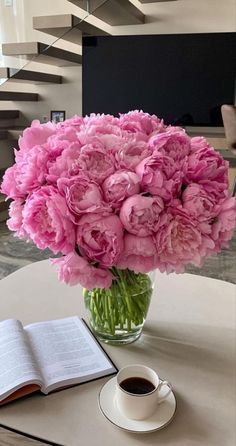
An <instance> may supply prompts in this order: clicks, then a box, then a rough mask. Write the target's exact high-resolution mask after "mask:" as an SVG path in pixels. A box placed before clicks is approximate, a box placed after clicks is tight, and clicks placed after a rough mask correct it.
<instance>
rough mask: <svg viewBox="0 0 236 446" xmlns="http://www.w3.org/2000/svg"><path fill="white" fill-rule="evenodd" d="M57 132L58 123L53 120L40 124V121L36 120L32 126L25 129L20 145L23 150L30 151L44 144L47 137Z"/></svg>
mask: <svg viewBox="0 0 236 446" xmlns="http://www.w3.org/2000/svg"><path fill="white" fill-rule="evenodd" d="M55 133H56V125H55V124H53V123H52V122H47V123H46V124H40V121H38V120H34V121H32V123H31V127H28V128H27V129H25V130H24V131H23V135H22V136H20V138H19V147H20V149H21V150H22V151H24V152H28V151H29V150H31V149H32V148H33V147H35V146H40V145H42V144H44V143H45V142H46V141H47V139H48V138H49V137H50V136H51V135H53V134H55Z"/></svg>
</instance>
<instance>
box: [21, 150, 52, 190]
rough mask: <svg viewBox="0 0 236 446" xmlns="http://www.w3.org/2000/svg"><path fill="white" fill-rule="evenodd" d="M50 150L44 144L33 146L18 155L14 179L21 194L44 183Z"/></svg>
mask: <svg viewBox="0 0 236 446" xmlns="http://www.w3.org/2000/svg"><path fill="white" fill-rule="evenodd" d="M49 158H50V151H49V149H47V148H46V147H45V146H34V147H33V148H32V149H31V150H30V151H29V152H26V153H24V154H23V156H21V157H20V161H19V162H17V169H16V171H15V181H16V184H17V189H18V190H19V191H20V194H21V196H26V195H28V194H29V193H30V192H31V191H32V190H34V189H36V188H37V187H39V186H41V185H43V184H45V181H46V176H47V173H48V161H49Z"/></svg>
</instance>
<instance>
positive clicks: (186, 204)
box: [182, 183, 218, 222]
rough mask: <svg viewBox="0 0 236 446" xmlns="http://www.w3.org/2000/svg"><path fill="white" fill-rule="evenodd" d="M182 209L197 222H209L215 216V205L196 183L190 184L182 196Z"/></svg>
mask: <svg viewBox="0 0 236 446" xmlns="http://www.w3.org/2000/svg"><path fill="white" fill-rule="evenodd" d="M182 203H183V208H184V209H185V210H186V211H187V212H188V214H189V215H190V216H191V217H192V218H193V219H196V220H198V221H199V222H204V221H209V219H212V218H213V217H215V216H216V214H217V203H218V201H216V200H215V199H214V197H213V196H211V195H210V194H208V193H207V191H206V189H205V188H204V187H203V186H202V185H200V184H196V183H191V184H190V185H189V186H187V187H186V189H185V190H184V192H183V194H182Z"/></svg>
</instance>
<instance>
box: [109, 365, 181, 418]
mask: <svg viewBox="0 0 236 446" xmlns="http://www.w3.org/2000/svg"><path fill="white" fill-rule="evenodd" d="M116 378H117V381H116V395H115V397H116V403H117V406H118V409H119V410H120V412H121V413H122V414H123V415H124V416H126V417H127V418H131V419H132V420H144V419H145V418H149V417H150V416H151V415H153V413H154V412H155V411H156V409H157V406H158V404H160V403H161V402H162V401H164V400H165V399H166V398H167V396H168V395H169V394H170V393H171V389H172V387H171V385H170V383H169V382H168V381H160V379H159V377H158V375H157V373H156V372H155V371H154V370H153V369H151V368H150V367H146V366H144V365H141V364H134V365H128V366H126V367H123V368H122V369H121V370H120V371H119V372H118V374H117V377H116ZM129 378H143V379H144V380H147V381H148V382H149V385H148V387H147V389H146V390H147V393H134V389H133V392H132V391H128V390H125V389H124V388H123V387H122V385H124V387H125V388H126V389H127V388H129V387H130V383H131V380H130V379H129ZM128 379H129V382H128V383H127V381H126V383H124V381H125V380H128ZM138 382H139V384H140V381H138ZM134 383H136V384H137V380H135V381H134ZM127 384H128V387H127ZM143 384H144V385H145V381H143ZM146 384H148V383H146ZM163 386H166V387H167V391H166V393H165V394H164V395H162V396H160V390H161V388H162V387H163ZM131 387H132V383H131ZM149 388H150V391H148V389H149ZM139 390H140V389H139ZM142 390H143V389H142Z"/></svg>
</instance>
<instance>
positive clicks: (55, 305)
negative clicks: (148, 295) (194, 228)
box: [0, 260, 236, 446]
mask: <svg viewBox="0 0 236 446" xmlns="http://www.w3.org/2000/svg"><path fill="white" fill-rule="evenodd" d="M235 297H236V288H235V285H233V284H230V283H227V282H223V281H219V280H215V279H210V278H205V277H200V276H195V275H190V274H183V275H175V274H172V275H169V276H166V275H164V274H161V273H159V272H157V275H156V285H155V291H154V296H153V298H152V303H151V307H150V310H149V314H148V319H147V322H146V325H145V329H144V333H143V335H142V336H141V338H140V339H139V340H138V341H136V342H135V343H133V344H130V345H127V346H121V347H112V346H105V349H106V350H107V352H108V354H109V355H110V357H111V358H112V359H113V360H114V362H115V363H116V365H117V366H118V368H120V367H122V366H124V365H126V364H130V363H137V362H138V363H144V364H146V365H149V366H151V367H153V368H154V369H156V370H157V371H158V372H159V374H160V376H161V377H165V378H166V379H168V380H169V381H170V382H171V383H172V384H173V387H174V392H175V394H176V397H177V412H176V416H175V418H174V420H173V421H172V423H171V424H170V425H169V426H168V427H166V428H165V429H163V430H161V431H158V432H155V433H152V434H145V435H137V434H129V433H127V432H124V431H121V430H119V429H117V428H116V427H114V426H113V425H112V424H110V423H109V422H108V421H107V420H106V419H105V418H103V416H102V415H101V413H100V411H99V408H98V403H97V396H98V392H99V390H100V388H101V386H102V385H103V384H104V383H105V382H106V380H107V379H108V378H103V379H101V380H98V381H94V382H90V383H87V384H84V385H82V386H77V387H73V388H70V389H67V390H63V391H61V392H58V393H55V394H52V395H48V396H41V395H38V394H37V395H36V394H35V395H32V396H30V397H29V398H27V399H21V400H18V401H15V402H14V403H11V404H9V405H6V406H3V407H1V408H0V424H2V425H5V426H8V427H10V428H13V429H16V430H18V431H20V432H25V433H27V434H29V435H33V436H35V437H38V438H41V439H45V440H47V441H51V442H55V443H58V444H59V445H65V446H78V445H84V444H87V445H89V446H97V445H102V446H111V445H112V446H118V445H119V446H120V445H121V444H123V445H128V446H134V445H136V446H139V445H140V446H142V445H144V444H145V445H146V444H147V445H159V446H162V445H163V446H164V445H171V446H177V445H178V446H193V445H202V446H213V445H214V446H222V445H224V446H234V445H235V439H236V435H235V424H236V423H235V420H236V416H235V415H236V414H235V339H236V338H235ZM75 314H78V315H79V316H83V317H84V315H85V312H84V304H83V299H82V295H81V288H80V287H69V286H66V285H64V284H62V283H60V282H59V281H58V279H57V274H56V272H55V270H54V268H53V267H52V266H50V264H49V262H48V261H47V260H44V261H41V262H37V263H33V264H31V265H28V266H26V267H24V268H22V269H20V270H18V271H16V272H15V273H13V274H11V275H10V276H8V277H6V278H5V279H3V280H1V281H0V319H1V320H3V319H6V318H12V317H14V318H18V319H20V320H21V321H22V322H23V324H27V323H30V322H35V321H41V320H50V319H56V318H60V317H66V316H71V315H75Z"/></svg>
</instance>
